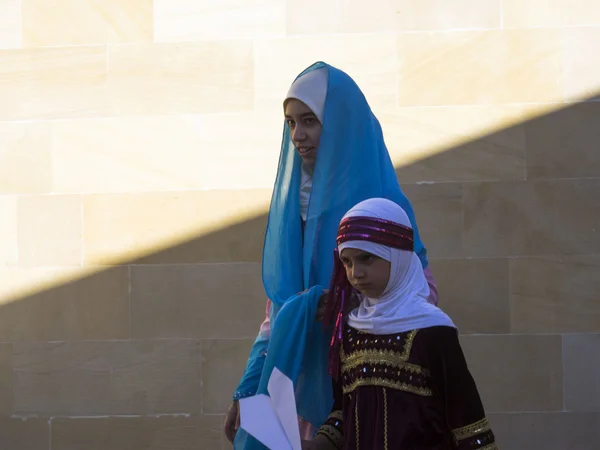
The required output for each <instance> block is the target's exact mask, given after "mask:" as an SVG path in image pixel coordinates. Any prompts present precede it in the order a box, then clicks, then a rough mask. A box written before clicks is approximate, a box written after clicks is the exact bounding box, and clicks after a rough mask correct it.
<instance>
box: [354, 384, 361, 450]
mask: <svg viewBox="0 0 600 450" xmlns="http://www.w3.org/2000/svg"><path fill="white" fill-rule="evenodd" d="M354 425H355V427H356V450H359V444H360V439H359V433H358V395H357V396H356V403H354Z"/></svg>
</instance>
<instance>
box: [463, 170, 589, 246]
mask: <svg viewBox="0 0 600 450" xmlns="http://www.w3.org/2000/svg"><path fill="white" fill-rule="evenodd" d="M598 189H600V181H599V180H585V179H582V180H553V181H533V182H511V183H472V184H465V185H464V186H463V196H464V248H465V255H466V256H495V257H498V256H543V255H556V254H591V253H598V249H600V234H599V233H597V232H596V227H597V225H598V217H599V215H600V211H599V209H598V208H599V206H598V202H597V198H598Z"/></svg>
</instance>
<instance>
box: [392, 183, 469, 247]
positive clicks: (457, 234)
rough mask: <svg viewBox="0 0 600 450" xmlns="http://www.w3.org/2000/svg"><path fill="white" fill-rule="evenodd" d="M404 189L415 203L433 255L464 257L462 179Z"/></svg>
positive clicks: (426, 245)
mask: <svg viewBox="0 0 600 450" xmlns="http://www.w3.org/2000/svg"><path fill="white" fill-rule="evenodd" d="M402 190H403V191H404V194H405V195H406V197H407V198H408V200H409V201H410V202H411V204H412V206H413V209H414V211H415V217H416V220H417V226H418V227H419V234H420V236H421V240H422V241H423V244H424V245H425V248H426V249H427V254H428V255H429V257H431V258H440V257H453V258H456V257H461V256H462V254H463V250H462V186H461V185H460V184H459V183H449V184H430V185H406V186H402ZM440 224H443V226H440Z"/></svg>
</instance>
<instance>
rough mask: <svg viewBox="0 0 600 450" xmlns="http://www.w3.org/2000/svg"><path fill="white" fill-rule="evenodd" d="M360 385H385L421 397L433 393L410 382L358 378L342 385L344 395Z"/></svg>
mask: <svg viewBox="0 0 600 450" xmlns="http://www.w3.org/2000/svg"><path fill="white" fill-rule="evenodd" d="M360 386H379V387H386V388H390V389H396V390H398V391H404V392H411V393H413V394H417V395H421V396H423V397H431V396H432V395H433V394H432V392H431V389H429V388H422V387H416V386H411V385H410V384H406V383H400V382H398V381H392V380H386V379H383V378H375V377H372V378H360V379H358V380H356V381H355V382H353V383H352V384H349V385H346V386H344V389H343V391H344V395H345V394H350V393H351V392H353V391H354V390H355V389H356V388H357V387H360Z"/></svg>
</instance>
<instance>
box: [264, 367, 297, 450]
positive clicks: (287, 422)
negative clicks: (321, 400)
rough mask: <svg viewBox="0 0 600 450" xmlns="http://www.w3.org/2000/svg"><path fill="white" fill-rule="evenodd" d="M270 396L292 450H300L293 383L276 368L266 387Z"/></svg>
mask: <svg viewBox="0 0 600 450" xmlns="http://www.w3.org/2000/svg"><path fill="white" fill-rule="evenodd" d="M267 390H268V391H269V395H270V396H271V404H272V405H273V409H274V410H275V413H276V414H277V417H278V418H279V421H280V422H281V426H282V427H283V430H284V431H285V435H286V436H287V438H288V441H289V443H290V445H291V446H292V449H293V450H302V449H301V443H300V428H299V426H298V415H297V414H296V398H295V395H294V383H292V380H290V379H289V378H288V377H286V376H285V375H284V374H283V373H282V372H281V371H280V370H279V369H278V368H277V367H275V368H274V369H273V373H271V378H269V384H268V386H267Z"/></svg>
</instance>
